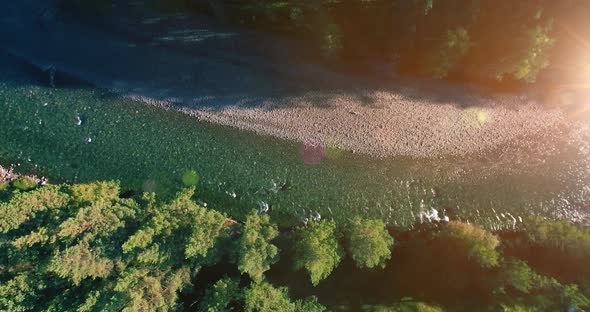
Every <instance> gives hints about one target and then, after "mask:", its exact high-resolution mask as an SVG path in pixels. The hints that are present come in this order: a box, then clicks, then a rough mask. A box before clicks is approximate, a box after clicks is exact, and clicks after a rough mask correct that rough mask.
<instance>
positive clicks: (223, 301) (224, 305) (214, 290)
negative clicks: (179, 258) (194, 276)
mask: <svg viewBox="0 0 590 312" xmlns="http://www.w3.org/2000/svg"><path fill="white" fill-rule="evenodd" d="M241 297H242V296H241V289H240V281H239V280H237V279H232V278H229V277H225V278H223V279H220V280H218V281H217V282H216V283H215V284H213V286H211V287H210V288H209V289H207V291H206V292H205V295H204V296H203V298H202V299H201V303H200V304H199V311H203V312H224V311H228V307H229V306H230V304H231V303H232V302H233V301H237V300H239V299H241Z"/></svg>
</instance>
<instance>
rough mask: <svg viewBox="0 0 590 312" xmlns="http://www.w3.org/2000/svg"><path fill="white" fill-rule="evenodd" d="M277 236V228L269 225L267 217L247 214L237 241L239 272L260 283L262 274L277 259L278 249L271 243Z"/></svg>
mask: <svg viewBox="0 0 590 312" xmlns="http://www.w3.org/2000/svg"><path fill="white" fill-rule="evenodd" d="M277 235H278V229H277V226H276V225H274V224H271V223H270V217H269V216H268V215H260V214H257V213H256V212H252V213H251V214H249V215H248V217H247V218H246V224H245V225H244V229H243V233H242V236H241V238H240V241H239V260H238V268H239V269H240V272H242V273H247V274H248V275H249V276H250V278H252V280H254V281H256V282H260V281H261V280H262V278H263V274H264V272H266V271H268V270H269V269H270V266H271V265H272V264H273V263H276V262H277V261H278V259H279V249H278V248H277V247H276V246H275V245H273V244H272V243H271V241H272V240H273V239H274V238H275V237H277Z"/></svg>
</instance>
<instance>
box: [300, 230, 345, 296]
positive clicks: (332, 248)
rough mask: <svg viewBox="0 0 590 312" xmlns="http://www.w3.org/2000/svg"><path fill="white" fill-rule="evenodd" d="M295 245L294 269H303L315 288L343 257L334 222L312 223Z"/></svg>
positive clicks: (302, 232) (303, 231)
mask: <svg viewBox="0 0 590 312" xmlns="http://www.w3.org/2000/svg"><path fill="white" fill-rule="evenodd" d="M299 235H300V238H299V239H298V240H297V244H296V247H295V249H296V257H295V269H296V270H300V269H305V270H306V271H307V273H308V274H309V277H310V279H311V283H312V284H313V285H314V286H316V285H318V284H319V282H320V281H321V280H323V279H325V278H326V277H328V276H329V275H330V273H332V271H333V270H334V269H335V268H336V267H337V266H338V264H339V263H340V260H341V259H342V257H343V256H344V250H343V249H342V247H341V246H340V244H339V242H338V236H337V232H336V223H335V222H334V221H321V222H312V223H311V224H310V225H309V227H308V228H306V229H304V230H302V231H301V232H300V233H299Z"/></svg>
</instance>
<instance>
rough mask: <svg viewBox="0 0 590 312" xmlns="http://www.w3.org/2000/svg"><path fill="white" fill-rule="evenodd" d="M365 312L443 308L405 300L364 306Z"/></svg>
mask: <svg viewBox="0 0 590 312" xmlns="http://www.w3.org/2000/svg"><path fill="white" fill-rule="evenodd" d="M363 311H365V312H443V309H442V308H440V307H438V306H434V305H428V304H426V303H423V302H416V301H405V302H401V303H398V304H395V305H391V306H387V305H372V306H364V307H363Z"/></svg>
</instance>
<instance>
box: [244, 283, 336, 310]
mask: <svg viewBox="0 0 590 312" xmlns="http://www.w3.org/2000/svg"><path fill="white" fill-rule="evenodd" d="M244 303H245V306H244V308H245V310H246V311H247V312H279V311H281V312H300V311H305V312H322V311H325V308H324V307H323V306H322V305H320V304H319V303H318V302H317V299H315V298H314V297H312V298H308V299H306V300H303V301H302V300H297V301H295V302H293V301H291V299H290V298H289V292H288V290H287V288H286V287H274V286H273V285H271V284H269V283H268V282H264V281H263V282H260V283H253V284H252V285H251V286H250V287H249V288H247V289H246V290H245V292H244Z"/></svg>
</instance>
